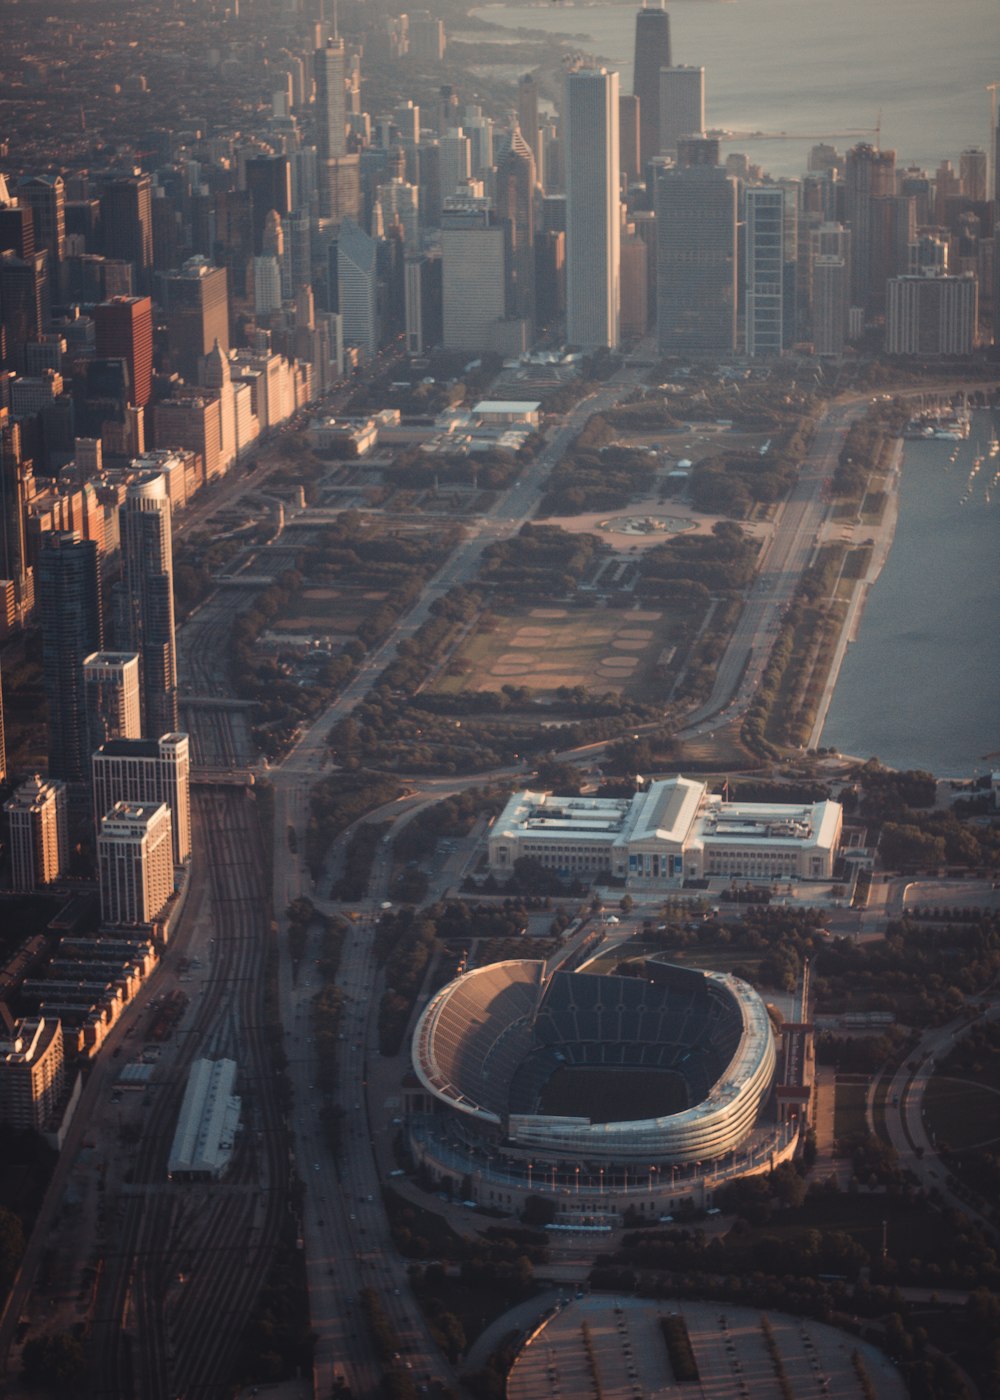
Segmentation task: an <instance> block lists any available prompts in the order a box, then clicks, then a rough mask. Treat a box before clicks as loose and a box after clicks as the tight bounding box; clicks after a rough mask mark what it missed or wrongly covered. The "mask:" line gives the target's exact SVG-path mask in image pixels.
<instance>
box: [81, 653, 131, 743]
mask: <svg viewBox="0 0 1000 1400" xmlns="http://www.w3.org/2000/svg"><path fill="white" fill-rule="evenodd" d="M83 697H84V705H85V707H86V711H87V753H88V754H93V753H94V752H95V751H96V750H97V749H99V748H100V746H101V745H102V744H106V743H107V742H108V740H109V739H138V738H139V737H140V736H141V734H142V706H141V703H140V700H139V656H138V653H137V652H130V651H95V652H94V653H93V654H92V655H91V656H87V657H85V658H84V661H83Z"/></svg>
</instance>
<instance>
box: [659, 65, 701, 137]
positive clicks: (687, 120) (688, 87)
mask: <svg viewBox="0 0 1000 1400" xmlns="http://www.w3.org/2000/svg"><path fill="white" fill-rule="evenodd" d="M704 130H705V70H704V68H690V67H687V66H684V65H680V66H678V67H676V68H661V69H660V133H659V138H660V139H659V151H658V154H659V155H664V156H676V155H677V142H678V141H679V140H680V138H681V137H682V136H692V135H695V134H697V133H698V132H701V131H704Z"/></svg>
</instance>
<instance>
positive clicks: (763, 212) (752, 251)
mask: <svg viewBox="0 0 1000 1400" xmlns="http://www.w3.org/2000/svg"><path fill="white" fill-rule="evenodd" d="M745 210H746V231H745V248H746V258H745V272H746V282H745V288H746V352H747V354H748V355H751V356H758V355H780V354H781V351H782V349H783V348H784V345H783V334H782V330H783V323H784V308H783V277H784V263H785V258H784V238H783V233H784V222H785V195H784V191H783V190H782V189H781V188H780V186H777V185H751V186H749V187H748V188H747V190H746V206H745Z"/></svg>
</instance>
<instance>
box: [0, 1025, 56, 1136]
mask: <svg viewBox="0 0 1000 1400" xmlns="http://www.w3.org/2000/svg"><path fill="white" fill-rule="evenodd" d="M64 1082H65V1071H64V1065H63V1038H62V1026H61V1024H60V1022H59V1019H58V1017H55V1016H26V1017H25V1018H24V1019H23V1020H20V1021H16V1022H15V1021H11V1019H10V1015H9V1013H8V1012H7V1009H6V1007H5V1006H4V1007H3V1008H2V1012H0V1122H2V1123H5V1124H7V1126H8V1127H10V1128H13V1129H15V1131H17V1132H24V1131H28V1130H30V1131H32V1132H36V1133H40V1132H41V1131H42V1129H43V1128H44V1127H45V1126H46V1124H47V1122H48V1120H49V1119H50V1118H51V1117H52V1115H53V1114H54V1113H55V1111H56V1109H57V1108H58V1107H59V1103H60V1100H61V1099H62V1094H63V1086H64Z"/></svg>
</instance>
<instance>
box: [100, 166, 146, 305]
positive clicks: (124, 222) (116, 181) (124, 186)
mask: <svg viewBox="0 0 1000 1400" xmlns="http://www.w3.org/2000/svg"><path fill="white" fill-rule="evenodd" d="M101 240H102V243H103V249H102V251H103V253H104V256H105V257H106V258H120V259H121V260H122V261H123V262H126V263H130V264H131V265H132V268H133V272H134V279H135V280H134V288H135V290H136V291H137V292H139V293H145V292H148V291H150V290H151V275H152V270H153V210H152V185H151V182H150V178H149V176H148V175H123V176H110V177H108V178H107V179H106V180H105V181H104V183H103V185H102V188H101Z"/></svg>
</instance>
